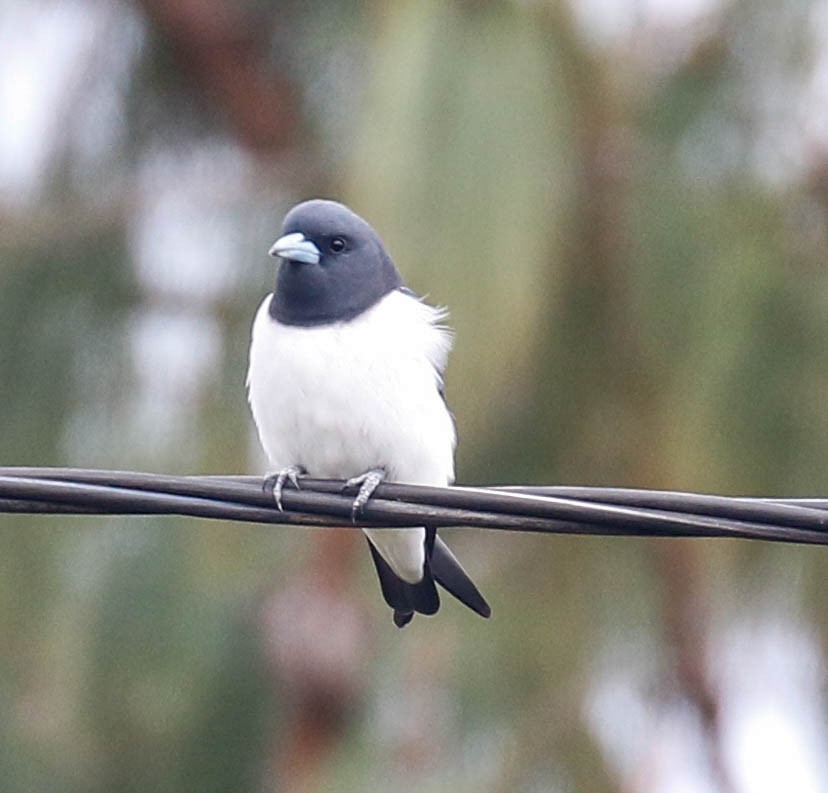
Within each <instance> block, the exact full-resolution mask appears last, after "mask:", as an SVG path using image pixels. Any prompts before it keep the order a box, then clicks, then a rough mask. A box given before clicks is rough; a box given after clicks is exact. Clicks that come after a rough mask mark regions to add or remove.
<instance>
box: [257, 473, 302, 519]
mask: <svg viewBox="0 0 828 793" xmlns="http://www.w3.org/2000/svg"><path fill="white" fill-rule="evenodd" d="M304 473H306V471H305V469H304V468H302V466H301V465H290V466H288V467H287V468H283V469H282V470H281V471H276V472H275V473H272V474H269V475H268V476H266V477H265V479H264V482H262V490H264V491H265V493H270V495H271V496H273V500H274V501H275V502H276V507H277V508H278V510H279V512H284V511H285V508H284V507H283V506H282V490H284V487H285V484H286V483H287V482H290V483H291V484H292V485H293V486H294V487H295V488H296V489H297V490H300V489H301V488H300V487H299V477H300V476H301V475H302V474H304Z"/></svg>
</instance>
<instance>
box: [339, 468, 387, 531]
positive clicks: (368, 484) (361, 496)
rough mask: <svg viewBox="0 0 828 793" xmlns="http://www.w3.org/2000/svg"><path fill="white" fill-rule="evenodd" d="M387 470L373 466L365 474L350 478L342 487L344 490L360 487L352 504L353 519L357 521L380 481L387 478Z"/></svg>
mask: <svg viewBox="0 0 828 793" xmlns="http://www.w3.org/2000/svg"><path fill="white" fill-rule="evenodd" d="M385 477H386V471H385V469H384V468H372V469H371V470H370V471H366V472H365V473H364V474H360V475H359V476H355V477H353V478H352V479H349V480H348V481H347V482H346V483H345V484H344V485H343V487H342V492H343V493H345V492H347V491H348V490H353V489H354V488H359V492H358V493H357V495H356V498H355V499H354V503H353V504H352V505H351V521H352V522H353V523H356V521H357V518H358V517H359V516H360V513H361V512H362V510H363V509H364V508H365V505H366V504H367V503H368V501H369V499H370V498H371V496H372V495H374V491H375V490H376V489H377V488H378V487H379V486H380V483H381V482H382V481H383V480H384V479H385Z"/></svg>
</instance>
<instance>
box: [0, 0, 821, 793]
mask: <svg viewBox="0 0 828 793" xmlns="http://www.w3.org/2000/svg"><path fill="white" fill-rule="evenodd" d="M311 196H328V197H335V198H339V199H341V200H343V201H345V202H347V203H349V204H350V205H351V206H352V207H353V208H354V209H355V210H357V211H358V212H360V213H361V214H363V215H364V216H365V217H366V218H368V219H369V220H370V221H371V222H372V223H373V225H374V226H375V227H376V228H377V229H378V230H379V231H380V233H381V235H382V236H383V238H384V239H385V241H386V244H387V246H388V248H389V250H390V251H391V253H392V255H393V256H394V258H395V260H396V261H397V263H398V265H399V267H400V269H401V270H402V271H403V273H404V274H405V276H406V278H407V280H408V282H409V284H410V285H411V286H412V288H414V289H415V290H417V291H419V292H421V293H426V294H428V296H429V299H430V301H431V302H433V303H438V304H444V305H447V306H449V307H450V309H451V313H452V322H453V325H454V326H455V328H456V331H457V342H456V349H455V352H454V355H453V358H452V360H451V364H450V367H449V371H448V397H449V401H450V403H451V406H452V408H453V410H454V412H455V414H456V417H457V422H458V426H459V433H460V438H461V441H460V446H459V450H458V479H459V481H460V482H464V483H518V482H520V483H549V484H552V483H580V484H593V485H601V484H612V485H638V486H645V487H667V488H677V489H687V490H701V491H709V492H716V493H726V494H763V495H772V494H785V495H791V496H794V495H817V494H819V495H822V496H826V495H828V404H826V393H828V270H826V243H828V3H826V2H824V0H822V2H810V3H809V2H798V1H796V0H775V2H769V1H768V0H758V1H757V0H750V1H748V0H730V1H728V0H680V1H677V0H603V2H602V0H569V2H565V1H562V2H552V1H551V0H549V1H548V2H547V1H545V0H538V1H536V2H519V1H518V0H512V2H506V1H504V2H494V1H491V2H485V1H480V0H478V1H476V2H471V1H469V0H466V1H464V2H460V0H457V1H456V2H438V1H437V0H425V1H422V0H417V1H415V0H410V1H408V2H394V3H383V2H373V3H364V4H359V3H348V2H336V1H335V0H328V1H325V0H314V1H313V2H298V0H288V2H282V3H275V2H271V1H270V0H236V1H235V2H230V1H229V0H226V1H225V2H222V0H134V1H133V2H127V0H121V1H120V2H113V0H5V2H3V3H2V6H1V7H0V395H1V398H0V463H2V464H4V465H13V464H21V465H22V464H26V465H77V466H86V467H93V466H99V467H108V468H133V469H143V470H150V471H167V472H182V473H184V472H186V473H218V472H225V473H226V472H261V471H263V470H264V461H263V459H262V457H261V454H260V452H259V450H258V446H257V442H256V439H255V434H254V431H253V427H252V422H251V420H250V418H249V415H248V411H247V406H246V402H245V394H244V374H245V368H246V354H247V344H248V338H249V327H250V322H251V319H252V316H253V314H254V311H255V309H256V307H257V306H258V303H259V301H260V300H261V299H262V297H263V296H264V294H266V292H267V291H268V290H269V289H270V287H271V285H272V281H273V274H274V263H273V261H272V260H270V259H268V257H267V256H266V252H267V249H268V247H269V246H270V244H271V243H272V241H273V239H274V238H275V237H276V236H277V234H278V231H279V227H280V223H281V218H282V216H283V214H284V213H285V211H286V210H287V209H288V208H289V207H290V206H291V205H292V204H293V203H294V202H296V201H298V200H301V199H303V198H307V197H311ZM447 535H448V536H449V540H450V542H452V544H453V545H454V547H455V548H456V549H457V550H458V554H459V555H460V556H461V557H462V559H463V560H464V563H465V564H466V566H467V567H468V569H469V570H470V572H471V573H472V574H473V576H474V578H475V579H476V580H477V582H478V583H479V585H480V587H481V588H482V590H483V591H484V592H485V593H486V595H487V597H488V598H489V599H490V600H491V602H492V604H493V608H494V615H493V617H492V619H491V620H490V621H484V620H481V619H479V618H478V617H476V616H475V615H473V614H471V613H470V612H468V611H467V610H465V609H463V608H462V607H460V606H458V605H457V604H456V603H454V602H453V601H452V599H451V598H446V599H445V600H446V602H445V604H444V607H443V609H442V611H441V612H440V614H439V615H438V616H437V617H435V618H433V619H425V618H417V619H416V620H415V621H414V623H413V624H412V625H411V626H410V627H409V628H407V629H406V630H405V631H398V630H396V629H395V628H394V627H393V625H392V623H391V620H390V614H389V611H388V609H387V607H386V606H385V605H384V604H383V602H382V599H381V597H380V593H379V588H378V585H377V582H376V581H375V579H374V574H373V570H372V567H371V563H370V560H369V557H368V554H367V550H366V548H365V546H364V541H363V540H362V539H361V538H360V537H359V536H358V534H357V533H355V532H342V533H336V532H325V531H306V530H301V529H297V528H290V529H288V528H285V529H282V528H278V527H276V528H274V527H255V526H248V525H233V524H222V523H217V522H212V523H211V522H207V521H197V520H191V519H175V518H89V519H86V518H71V519H62V518H56V517H43V518H40V517H10V516H0V769H2V770H1V771H0V778H2V782H0V788H2V790H3V791H4V792H5V793H23V791H26V792H27V793H28V792H29V791H60V792H61V793H73V791H78V792H79V793H80V792H81V791H83V792H84V793H89V792H90V791H91V792H92V793H97V792H100V793H104V791H105V792H106V793H122V792H123V793H127V792H129V791H136V793H137V791H147V790H152V791H159V792H161V793H163V792H164V791H199V793H209V792H210V791H217V792H218V791H256V792H257V793H259V792H261V791H287V792H288V793H294V792H295V791H303V792H305V791H307V792H308V793H311V792H312V791H322V790H337V791H360V792H363V791H374V790H376V791H387V790H391V789H394V787H395V786H396V787H398V788H399V789H403V790H408V789H417V790H420V791H444V790H451V791H453V793H462V791H493V792H498V793H499V792H500V791H510V792H511V791H527V792H531V793H536V792H537V793H540V792H542V791H543V792H546V791H550V793H558V792H561V793H564V792H568V791H577V792H578V793H581V792H582V791H587V792H591V791H595V792H596V793H604V792H606V793H678V791H681V793H765V791H767V792H768V793H770V792H771V791H773V792H774V793H777V792H778V791H780V790H785V791H795V792H796V793H820V792H821V791H825V790H828V730H826V713H827V712H828V706H827V703H826V690H825V663H826V636H828V576H826V572H828V556H827V555H826V554H828V551H824V550H822V549H819V548H799V547H794V546H788V547H786V546H772V545H762V544H758V543H747V542H729V541H709V542H707V541H669V540H663V541H644V540H636V539H623V538H618V539H586V538H556V537H535V536H526V535H514V534H510V535H505V534H498V533H493V532H485V533H484V532H471V531H466V532H463V531H455V532H452V533H450V534H449V533H447Z"/></svg>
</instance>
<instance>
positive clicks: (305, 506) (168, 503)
mask: <svg viewBox="0 0 828 793" xmlns="http://www.w3.org/2000/svg"><path fill="white" fill-rule="evenodd" d="M301 485H302V487H301V490H294V489H293V488H287V489H286V490H285V491H284V493H283V504H284V506H285V511H284V512H279V511H278V510H277V509H276V507H275V505H274V504H273V500H272V498H271V497H270V495H269V494H268V493H265V492H264V491H263V490H262V479H261V478H259V477H253V476H169V475H165V474H151V473H140V472H133V471H103V470H91V469H80V468H21V467H12V468H8V467H7V468H3V467H0V511H2V512H15V513H39V514H86V515H89V514H99V515H104V514H105V515H129V514H132V515H135V514H141V515H165V514H166V515H170V514H173V515H188V516H191V517H198V518H215V519H223V520H234V521H245V522H255V523H280V524H292V525H301V526H352V525H353V524H352V523H351V520H350V512H351V503H352V496H349V495H347V494H343V493H342V485H343V483H342V482H338V481H331V480H318V479H302V480H301ZM424 524H426V525H433V526H442V527H449V526H470V527H475V528H480V529H500V530H504V531H524V532H543V533H552V534H592V535H607V536H608V535H613V536H645V537H731V538H743V539H759V540H769V541H776V542H797V543H811V544H820V545H824V544H828V499H766V498H739V497H728V496H712V495H703V494H698V493H681V492H672V491H660V490H636V489H619V488H601V487H565V486H559V487H537V486H525V487H524V486H509V487H424V486H420V485H403V484H396V483H385V484H382V485H380V487H379V488H378V489H377V491H376V493H375V495H374V496H373V497H372V499H371V501H370V502H369V503H368V505H367V506H366V508H365V510H364V512H363V514H362V515H361V517H360V519H359V525H360V526H365V527H369V528H383V527H387V528H399V527H406V526H421V525H424Z"/></svg>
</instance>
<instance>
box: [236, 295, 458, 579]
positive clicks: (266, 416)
mask: <svg viewBox="0 0 828 793" xmlns="http://www.w3.org/2000/svg"><path fill="white" fill-rule="evenodd" d="M269 302H270V297H268V298H266V299H265V301H264V302H263V303H262V305H261V307H260V308H259V311H258V313H257V315H256V319H255V321H254V323H253V336H252V341H251V346H250V369H249V372H248V396H249V400H250V407H251V410H252V412H253V418H254V420H255V422H256V427H257V429H258V432H259V437H260V439H261V442H262V446H263V447H264V450H265V452H266V453H267V456H268V458H269V461H270V465H271V468H272V470H279V469H282V468H286V467H288V466H291V465H300V466H302V467H303V468H304V469H305V470H306V471H307V472H308V474H309V475H311V476H316V477H323V478H326V477H330V478H342V479H347V478H350V477H352V476H357V475H359V474H361V473H364V472H365V471H367V470H369V469H371V468H384V469H385V470H386V472H387V474H388V478H389V479H390V480H393V481H399V482H407V483H411V484H430V485H438V486H442V485H446V484H449V483H450V482H451V481H453V478H454V444H455V436H454V425H453V422H452V419H451V416H450V415H449V412H448V410H447V408H446V406H445V403H444V402H443V399H442V397H441V396H440V394H439V392H438V387H437V386H438V375H437V373H436V369H435V366H437V367H439V368H442V366H443V365H444V364H445V358H446V356H447V355H448V351H449V347H450V336H449V335H448V333H447V332H446V331H445V330H443V329H441V328H438V327H436V326H435V319H437V318H438V317H439V312H437V311H436V310H435V309H433V308H431V307H429V306H426V305H424V304H422V303H420V302H419V301H417V300H416V299H414V298H412V297H409V296H407V295H404V294H402V293H400V292H392V293H390V294H389V295H387V296H386V297H385V298H383V299H382V300H381V301H380V302H379V303H378V304H377V305H375V306H374V307H372V308H371V309H369V310H368V311H367V312H365V313H364V314H362V315H361V316H360V317H357V318H356V319H354V320H352V321H350V322H347V323H338V324H333V325H325V326H320V327H311V328H304V327H297V326H286V325H282V324H280V323H277V322H276V321H274V320H273V319H272V318H271V317H270V315H269V314H268V305H269ZM370 537H371V540H372V542H374V544H375V545H376V546H377V548H378V550H380V552H381V553H382V555H383V557H384V558H386V560H387V561H388V562H389V564H391V566H392V568H393V569H394V570H395V572H397V574H398V575H400V576H402V577H403V578H405V579H406V580H408V581H412V582H413V581H417V580H419V578H420V576H421V575H422V560H423V552H422V548H423V537H424V530H423V529H412V530H406V531H403V532H397V531H392V532H389V531H373V532H370ZM415 568H416V569H415Z"/></svg>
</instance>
